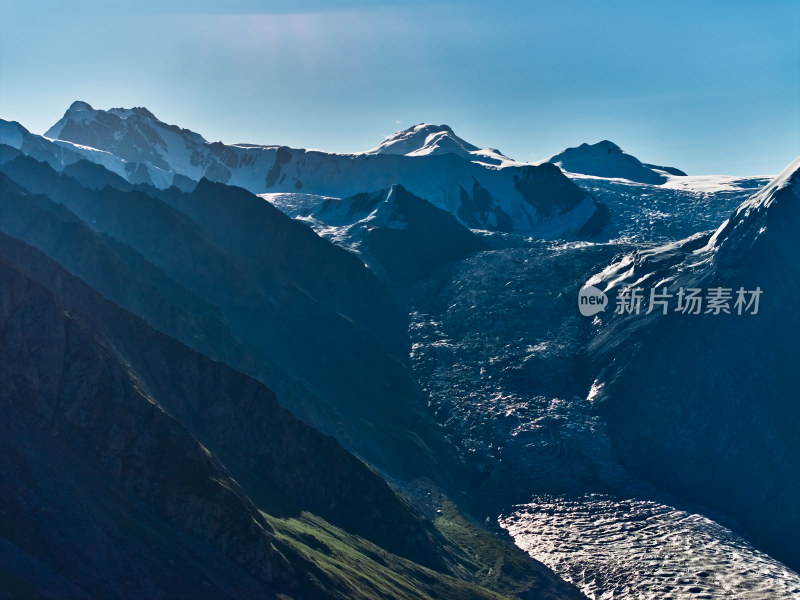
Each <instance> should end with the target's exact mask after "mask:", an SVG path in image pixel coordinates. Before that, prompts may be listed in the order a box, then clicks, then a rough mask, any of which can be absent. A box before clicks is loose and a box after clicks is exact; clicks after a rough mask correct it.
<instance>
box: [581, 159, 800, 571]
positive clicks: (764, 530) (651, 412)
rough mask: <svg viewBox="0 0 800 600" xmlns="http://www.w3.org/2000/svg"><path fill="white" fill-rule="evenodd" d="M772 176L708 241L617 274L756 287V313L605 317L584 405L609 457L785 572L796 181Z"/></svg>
mask: <svg viewBox="0 0 800 600" xmlns="http://www.w3.org/2000/svg"><path fill="white" fill-rule="evenodd" d="M784 179H785V180H784V181H783V182H782V183H781V185H779V186H775V185H774V184H773V186H770V188H767V190H765V191H764V192H760V193H759V194H757V195H756V196H754V197H753V199H751V200H748V201H747V202H746V203H745V204H743V205H742V207H740V208H739V209H738V210H737V211H736V213H735V214H734V215H732V216H731V218H730V219H729V220H728V221H727V222H726V224H725V225H724V226H723V227H721V228H720V229H719V230H718V231H717V233H716V234H715V235H714V237H713V238H712V239H711V240H709V235H705V236H701V237H700V238H696V239H694V240H692V241H690V242H687V243H685V244H684V245H683V246H682V247H678V248H673V249H671V250H669V251H662V252H656V253H654V254H652V255H643V256H641V257H639V259H638V260H636V261H635V262H634V264H633V270H632V273H631V274H630V275H629V278H630V279H631V280H636V279H638V278H640V277H645V278H649V280H652V281H658V280H662V279H663V278H666V281H668V282H669V283H668V285H670V286H673V287H677V286H686V287H690V286H692V287H700V288H703V289H708V288H715V287H719V286H721V287H723V288H731V289H732V290H733V296H734V299H735V297H736V290H737V289H738V288H739V287H743V288H745V290H755V289H756V288H757V287H759V288H761V290H762V292H763V293H762V295H761V297H760V305H759V311H758V314H755V315H753V314H742V315H738V314H736V310H732V311H731V312H732V313H733V314H730V315H726V314H720V315H713V314H706V315H702V316H689V315H682V314H674V313H671V314H669V315H667V316H664V317H657V318H655V319H652V318H651V319H645V318H643V317H639V318H638V319H636V318H634V316H632V317H629V318H627V319H624V320H621V322H620V320H616V321H615V320H612V321H611V322H610V324H609V326H608V327H607V328H606V329H605V330H601V332H600V334H599V335H598V336H597V337H596V338H595V339H594V340H593V342H592V351H593V352H594V353H595V358H596V365H597V372H600V370H601V369H602V368H604V367H605V368H607V370H606V371H605V373H604V374H603V375H602V376H601V378H600V381H601V382H603V383H604V386H603V387H602V389H601V391H600V393H599V394H598V396H597V400H596V402H597V404H598V406H599V410H600V411H601V413H602V414H603V415H604V416H605V418H606V419H607V422H608V426H609V432H610V433H611V435H612V438H613V440H614V451H615V453H616V455H617V456H618V457H619V458H620V459H621V461H622V462H624V463H625V464H626V465H629V466H631V467H633V468H634V469H635V470H636V471H637V472H638V473H640V474H641V475H643V476H644V477H645V478H647V479H649V480H651V481H655V482H657V483H659V484H661V485H664V486H665V487H667V488H669V489H670V490H672V491H675V492H678V493H680V494H681V495H682V496H683V497H685V498H689V499H691V500H693V501H695V502H699V503H702V504H705V505H707V506H709V507H712V508H715V509H717V510H721V511H723V512H725V513H726V514H728V515H730V516H731V517H733V519H734V520H735V525H736V526H738V528H739V529H740V530H741V531H742V532H743V533H745V534H747V535H749V536H750V537H751V539H753V540H754V541H755V542H757V543H759V544H761V545H762V547H764V548H765V549H766V550H768V551H769V552H771V553H772V554H774V555H775V556H776V557H778V558H779V559H781V560H783V561H785V562H786V563H787V564H788V565H789V566H791V567H792V568H795V569H796V568H798V566H800V552H798V546H797V543H796V540H797V538H798V536H800V509H799V508H798V504H797V501H796V499H797V496H798V494H800V459H799V458H798V457H800V438H798V436H797V433H796V432H797V430H798V428H800V403H798V401H797V400H798V393H797V382H796V377H795V371H796V366H795V362H796V347H797V340H798V338H800V315H799V314H798V312H797V311H796V310H795V308H794V307H795V306H797V303H798V301H799V300H800V245H798V241H797V240H798V238H797V230H798V229H797V228H798V227H800V196H798V192H797V190H798V181H800V175H798V173H797V172H795V173H794V174H791V175H790V176H789V175H787V176H786V177H785V178H784ZM706 244H708V245H707V246H706V248H705V250H704V249H703V247H704V246H705V245H706ZM703 259H705V260H703ZM731 306H732V303H731Z"/></svg>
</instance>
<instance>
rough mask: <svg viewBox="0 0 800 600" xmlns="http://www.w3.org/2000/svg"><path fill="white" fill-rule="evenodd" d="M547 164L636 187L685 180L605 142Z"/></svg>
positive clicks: (566, 153)
mask: <svg viewBox="0 0 800 600" xmlns="http://www.w3.org/2000/svg"><path fill="white" fill-rule="evenodd" d="M545 162H551V163H553V164H555V165H558V166H559V167H561V169H563V170H564V171H567V172H569V173H576V174H580V175H589V176H593V177H608V178H614V179H627V180H629V181H634V182H637V183H649V184H655V185H658V184H662V183H666V181H667V180H668V178H669V176H670V175H674V176H683V175H686V173H684V172H683V171H680V170H678V169H675V168H672V167H659V166H657V165H651V164H646V163H643V162H641V161H640V160H639V159H638V158H636V157H635V156H633V155H632V154H628V153H627V152H625V151H624V150H623V149H622V148H620V147H619V146H618V145H617V144H615V143H614V142H611V141H609V140H602V141H600V142H597V143H596V144H586V143H583V144H581V145H580V146H578V147H575V148H567V149H566V150H563V151H562V152H559V153H558V154H556V155H554V156H551V157H550V158H548V159H547V160H546V161H545Z"/></svg>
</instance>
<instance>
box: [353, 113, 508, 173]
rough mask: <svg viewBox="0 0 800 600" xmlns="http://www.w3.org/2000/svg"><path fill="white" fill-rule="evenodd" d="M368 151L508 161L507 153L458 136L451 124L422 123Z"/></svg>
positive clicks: (368, 152)
mask: <svg viewBox="0 0 800 600" xmlns="http://www.w3.org/2000/svg"><path fill="white" fill-rule="evenodd" d="M366 154H400V155H404V156H428V155H431V154H456V155H458V156H461V157H463V158H467V159H468V160H477V161H481V162H488V163H491V164H500V163H502V162H504V161H509V162H510V160H511V159H509V158H508V157H507V156H505V155H503V154H502V153H501V152H499V151H497V150H494V149H492V148H484V149H481V148H478V147H477V146H474V145H473V144H470V143H469V142H467V141H466V140H464V139H462V138H460V137H458V136H457V135H456V134H455V132H454V131H453V130H452V129H451V128H450V126H449V125H434V124H432V123H420V124H419V125H414V126H413V127H409V128H408V129H404V130H403V131H398V132H397V133H394V134H392V135H390V136H389V137H387V138H386V139H385V140H384V141H383V142H382V143H381V144H380V145H378V146H376V147H375V148H373V149H372V150H368V151H367V152H366Z"/></svg>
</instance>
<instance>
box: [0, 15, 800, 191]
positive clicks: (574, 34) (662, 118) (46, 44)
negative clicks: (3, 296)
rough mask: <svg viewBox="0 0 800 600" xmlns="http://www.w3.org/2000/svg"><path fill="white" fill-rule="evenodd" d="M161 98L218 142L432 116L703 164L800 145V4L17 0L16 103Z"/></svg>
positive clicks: (477, 132)
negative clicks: (604, 143) (610, 143)
mask: <svg viewBox="0 0 800 600" xmlns="http://www.w3.org/2000/svg"><path fill="white" fill-rule="evenodd" d="M77 99H81V100H85V101H87V102H89V103H90V104H92V105H93V106H95V107H97V108H110V107H113V106H126V107H128V106H146V107H147V108H149V109H150V110H151V111H153V112H154V113H155V114H156V115H157V116H158V117H159V118H161V119H162V120H164V121H167V122H170V123H175V124H178V125H180V126H182V127H187V128H189V129H193V130H195V131H197V132H199V133H201V134H202V135H203V136H204V137H206V139H208V140H211V141H214V140H222V141H225V142H252V143H263V144H285V145H290V146H296V147H311V148H319V149H323V150H329V151H337V152H358V151H362V150H366V149H369V148H371V147H373V146H375V145H377V144H378V143H380V142H381V141H382V139H383V138H384V137H385V136H387V135H389V134H391V133H393V132H394V131H396V130H398V129H403V128H405V127H408V126H410V125H413V124H416V123H419V122H423V121H425V122H434V123H447V124H449V125H450V126H452V127H453V129H454V130H455V131H456V133H457V134H459V135H460V136H461V137H463V138H465V139H467V140H468V141H470V142H472V143H474V144H476V145H479V146H489V147H495V148H499V149H500V150H501V151H503V152H504V153H505V154H507V155H509V156H511V157H513V158H516V159H518V160H539V159H543V158H546V157H548V156H550V155H552V154H555V153H556V152H558V151H560V150H562V149H563V148H565V147H568V146H576V145H578V144H580V143H581V142H584V141H586V142H597V141H600V140H601V139H610V140H612V141H614V142H616V143H617V144H619V145H620V146H621V147H622V148H623V149H625V150H627V151H628V152H630V153H632V154H634V155H636V156H637V157H639V158H640V159H642V160H643V161H646V162H653V163H659V164H666V165H672V166H677V167H679V168H682V169H684V170H685V171H687V172H689V173H691V174H701V173H727V174H741V175H745V174H769V173H777V172H779V171H780V170H781V169H782V168H783V167H784V166H785V165H786V164H788V163H789V162H790V161H791V160H792V159H794V158H795V157H796V156H797V155H798V154H800V2H798V1H797V0H770V1H765V2H755V1H747V2H741V1H737V0H729V1H725V2H723V1H719V2H711V1H703V0H694V1H693V2H683V1H670V2H663V1H660V2H650V1H640V2H621V1H614V0H606V1H604V2H597V1H588V0H586V1H584V0H580V1H579V0H574V1H570V0H566V1H555V0H553V1H550V2H539V1H536V0H528V1H494V2H472V1H469V0H458V1H442V2H434V1H432V0H430V1H428V2H423V1H421V0H405V1H403V2H396V1H391V0H349V1H348V0H346V1H343V2H330V1H316V2H312V1H308V2H304V1H302V0H297V1H291V0H283V1H274V0H273V1H270V0H258V1H257V0H228V1H227V2H217V1H211V0H195V1H193V2H187V1H183V0H179V1H175V2H169V1H166V0H161V1H156V0H139V1H136V2H134V1H131V0H118V1H114V0H83V1H81V0H70V1H65V0H57V1H45V0H26V1H25V2H19V1H12V0H0V117H2V118H5V119H11V120H17V121H20V122H21V123H22V124H23V125H25V126H26V127H28V128H29V129H30V130H31V131H34V132H36V133H43V132H44V131H45V130H46V129H47V128H48V127H49V126H50V125H52V124H53V123H54V122H55V121H56V120H57V119H58V118H59V117H60V116H61V115H62V114H63V112H64V111H65V110H66V108H67V106H69V104H70V103H71V102H72V101H73V100H77Z"/></svg>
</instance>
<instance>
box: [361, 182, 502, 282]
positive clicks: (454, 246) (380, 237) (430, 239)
mask: <svg viewBox="0 0 800 600" xmlns="http://www.w3.org/2000/svg"><path fill="white" fill-rule="evenodd" d="M389 197H390V199H391V201H392V203H393V207H392V215H391V218H392V219H395V220H398V221H400V222H402V223H404V224H405V226H404V227H400V228H391V227H376V228H374V229H370V230H369V231H368V233H367V245H368V247H369V250H370V251H371V252H372V254H373V255H374V256H375V257H376V258H377V259H378V260H379V261H380V263H381V265H382V266H383V267H384V269H386V272H387V273H388V274H389V276H390V277H391V278H393V279H395V280H399V281H404V282H408V281H411V280H415V279H421V278H422V277H424V276H426V275H428V274H430V273H431V272H433V271H434V270H435V269H437V268H440V267H442V266H444V265H446V264H447V263H450V262H453V261H455V260H458V259H461V258H464V257H466V256H469V255H470V254H473V253H475V252H478V251H480V250H484V249H486V244H484V243H483V242H482V241H481V239H480V238H478V237H477V236H476V235H474V234H473V233H472V232H470V231H469V229H467V228H466V227H464V226H463V225H461V223H459V222H458V221H457V220H456V219H455V217H453V215H451V214H449V213H447V212H445V211H443V210H441V209H438V208H436V207H435V206H433V205H432V204H430V203H429V202H427V201H425V200H423V199H422V198H419V197H417V196H415V195H414V194H411V193H410V192H408V191H406V190H405V189H404V188H403V187H402V186H395V187H394V188H392V190H390V192H389Z"/></svg>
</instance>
